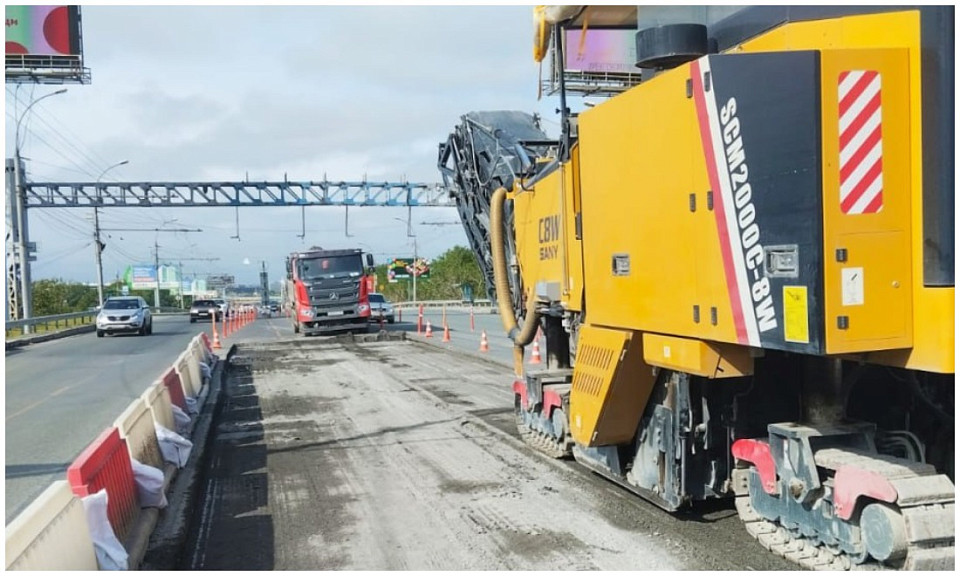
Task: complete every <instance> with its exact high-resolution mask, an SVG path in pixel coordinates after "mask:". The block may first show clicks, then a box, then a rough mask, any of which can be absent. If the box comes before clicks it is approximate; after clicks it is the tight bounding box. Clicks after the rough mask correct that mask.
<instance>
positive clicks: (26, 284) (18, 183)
mask: <svg viewBox="0 0 960 576" xmlns="http://www.w3.org/2000/svg"><path fill="white" fill-rule="evenodd" d="M66 91H67V89H66V88H61V89H60V90H57V91H56V92H51V93H49V94H47V95H45V96H41V97H40V98H37V99H36V100H34V101H33V102H31V103H30V105H29V106H27V107H26V108H25V109H24V111H23V113H22V114H20V117H19V118H17V124H16V130H15V132H14V142H13V144H14V161H13V183H14V191H15V194H16V195H17V221H18V223H19V226H18V229H19V238H17V253H18V255H19V257H20V301H21V302H22V303H23V314H22V316H21V319H22V320H28V319H29V318H30V315H31V308H32V307H33V306H32V302H31V300H32V299H31V297H30V284H31V283H30V254H29V250H27V246H28V244H29V238H30V236H29V234H28V231H27V191H26V189H25V188H24V186H23V173H22V169H21V162H22V159H21V158H20V123H21V122H22V121H23V119H24V118H25V117H26V115H27V112H29V111H30V109H31V108H33V107H34V106H35V105H36V104H37V103H38V102H40V101H41V100H45V99H47V98H50V97H51V96H56V95H57V94H63V93H64V92H66ZM23 330H24V333H29V332H31V331H32V328H31V327H30V326H24V328H23Z"/></svg>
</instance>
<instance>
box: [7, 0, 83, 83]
mask: <svg viewBox="0 0 960 576" xmlns="http://www.w3.org/2000/svg"><path fill="white" fill-rule="evenodd" d="M4 10H5V12H6V19H7V34H6V77H7V81H8V82H10V81H13V82H39V83H58V84H62V83H64V82H80V83H85V82H88V81H89V80H90V71H89V70H87V69H85V68H84V67H83V40H82V37H81V31H80V7H79V6H6V7H5V8H4Z"/></svg>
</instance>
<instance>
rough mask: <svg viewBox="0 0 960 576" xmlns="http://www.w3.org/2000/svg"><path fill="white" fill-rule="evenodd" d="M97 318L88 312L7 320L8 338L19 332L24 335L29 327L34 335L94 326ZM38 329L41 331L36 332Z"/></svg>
mask: <svg viewBox="0 0 960 576" xmlns="http://www.w3.org/2000/svg"><path fill="white" fill-rule="evenodd" d="M96 317H97V313H96V312H95V311H92V310H87V311H84V312H71V313H69V314H54V315H52V316H37V317H36V318H28V319H26V320H7V322H6V335H7V338H9V337H11V336H16V335H18V334H16V333H17V332H19V335H24V334H26V333H27V332H26V330H25V329H26V327H27V326H29V327H31V328H34V330H31V332H33V333H34V334H36V333H38V332H49V331H51V328H52V329H53V330H60V329H61V328H71V327H74V326H84V325H86V324H93V321H94V319H95V318H96ZM36 328H39V329H40V330H36Z"/></svg>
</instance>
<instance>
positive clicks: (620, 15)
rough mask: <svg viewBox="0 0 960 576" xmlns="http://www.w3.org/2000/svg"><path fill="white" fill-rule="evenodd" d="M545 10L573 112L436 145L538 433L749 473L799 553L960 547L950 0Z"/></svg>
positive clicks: (841, 559)
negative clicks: (553, 131) (527, 367)
mask: <svg viewBox="0 0 960 576" xmlns="http://www.w3.org/2000/svg"><path fill="white" fill-rule="evenodd" d="M534 32H535V34H534V36H535V42H534V57H535V59H537V60H538V61H540V62H541V84H540V86H541V89H542V90H543V91H544V92H546V93H547V94H548V95H558V96H559V111H560V124H561V128H560V134H559V137H558V138H557V137H554V138H550V137H548V136H547V134H546V133H545V132H544V131H543V130H542V129H541V127H540V119H539V118H538V117H537V116H535V115H530V114H526V113H523V112H514V111H493V112H473V113H469V114H466V115H464V116H463V117H462V122H461V123H460V124H459V125H457V126H456V127H455V129H454V131H453V132H452V133H451V134H450V136H449V137H448V139H447V140H446V142H444V143H442V144H441V145H440V155H439V161H438V166H439V168H440V171H441V174H442V176H443V178H444V180H445V183H446V185H447V187H448V189H449V190H450V194H451V195H452V196H454V197H455V198H456V201H457V204H458V207H459V211H460V216H461V219H462V221H463V224H464V228H465V230H466V233H467V236H468V238H469V240H470V242H471V244H472V247H473V249H474V251H475V253H476V256H477V260H478V262H479V263H480V266H481V268H482V269H483V271H484V274H485V275H486V279H487V291H488V293H489V295H490V296H491V297H492V298H494V299H495V300H496V301H497V304H498V306H499V311H500V314H501V317H502V319H503V322H504V327H505V330H506V332H507V336H508V337H509V338H510V339H511V340H512V341H513V343H514V346H515V372H516V378H515V381H514V382H513V391H514V393H515V407H516V421H517V426H518V427H519V430H520V434H521V436H522V437H523V438H524V439H525V440H526V441H527V442H528V443H529V444H530V445H531V446H533V447H534V448H536V449H538V450H540V451H542V452H544V453H546V454H548V455H550V456H552V457H557V458H564V457H572V458H574V459H576V461H577V462H579V463H581V464H583V465H584V466H587V467H589V468H590V469H592V470H594V471H595V472H597V473H599V474H601V475H603V476H605V477H607V478H609V479H611V480H613V481H614V482H617V483H619V484H621V485H622V486H623V487H625V488H626V489H628V490H631V491H633V492H635V493H636V494H638V495H639V496H641V497H643V498H645V499H647V500H649V501H650V502H653V503H655V504H657V505H658V506H660V507H662V508H664V509H666V510H669V511H675V510H678V509H681V508H683V507H687V506H696V505H697V502H699V501H702V500H706V499H713V498H734V499H735V504H736V509H737V511H738V512H739V515H740V517H741V519H742V520H743V522H744V524H745V526H746V529H747V531H748V532H749V533H750V534H751V535H752V536H754V537H755V538H756V539H757V540H758V541H759V542H760V543H761V544H762V545H763V546H764V547H766V548H768V549H769V550H771V551H772V552H774V553H777V554H780V555H782V556H784V557H786V558H788V559H790V560H793V561H795V562H797V563H798V564H800V565H801V566H804V567H812V568H827V569H851V568H893V569H921V570H922V569H952V568H953V566H954V491H955V487H954V483H953V480H954V453H955V446H954V435H955V432H954V404H955V400H954V345H955V338H954V316H955V313H954V212H955V204H954V176H955V166H954V112H953V110H954V9H953V7H951V6H924V7H918V8H902V7H897V8H893V7H866V6H859V7H829V6H808V7H784V6H777V7H751V8H742V7H691V6H685V7H643V6H641V7H626V6H549V7H546V6H541V7H537V8H535V10H534ZM574 95H576V96H577V97H580V98H583V100H582V103H583V104H584V105H583V106H581V107H580V108H581V109H582V110H580V111H579V112H573V111H571V107H570V106H569V105H568V99H570V98H572V97H573V96H574ZM570 103H572V101H570ZM541 330H542V333H543V335H544V336H545V338H546V363H545V366H546V369H544V370H540V371H536V372H533V371H531V372H528V373H526V374H524V371H523V353H524V347H525V346H526V345H528V344H529V343H531V342H532V340H533V339H534V338H535V337H536V335H537V333H538V331H541Z"/></svg>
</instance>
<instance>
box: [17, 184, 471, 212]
mask: <svg viewBox="0 0 960 576" xmlns="http://www.w3.org/2000/svg"><path fill="white" fill-rule="evenodd" d="M24 188H25V191H26V199H27V206H28V207H29V208H91V207H94V206H99V207H130V208H148V207H174V208H177V207H200V206H209V207H223V206H229V207H233V206H443V207H453V206H455V204H454V201H453V198H451V197H450V195H449V194H448V193H447V190H446V189H445V188H444V187H443V186H442V185H441V184H422V183H410V182H328V181H321V182H109V183H104V182H101V183H99V184H98V183H95V182H77V183H70V182H27V183H26V184H25V185H24Z"/></svg>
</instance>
